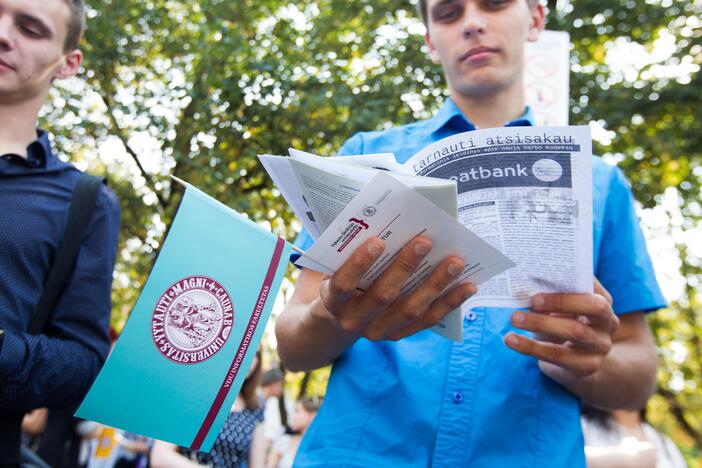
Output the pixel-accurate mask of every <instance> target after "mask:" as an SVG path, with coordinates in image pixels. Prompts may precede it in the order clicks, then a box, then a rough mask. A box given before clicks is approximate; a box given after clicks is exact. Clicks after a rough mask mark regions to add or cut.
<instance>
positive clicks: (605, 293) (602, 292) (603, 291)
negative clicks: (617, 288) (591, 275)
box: [595, 278, 612, 304]
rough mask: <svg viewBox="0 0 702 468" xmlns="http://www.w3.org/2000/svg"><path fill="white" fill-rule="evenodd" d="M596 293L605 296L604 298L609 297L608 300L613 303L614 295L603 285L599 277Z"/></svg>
mask: <svg viewBox="0 0 702 468" xmlns="http://www.w3.org/2000/svg"><path fill="white" fill-rule="evenodd" d="M595 294H599V295H600V296H604V298H605V299H607V302H609V303H610V304H612V295H611V294H610V293H609V291H607V290H606V289H605V288H604V286H602V283H600V280H598V279H597V278H595Z"/></svg>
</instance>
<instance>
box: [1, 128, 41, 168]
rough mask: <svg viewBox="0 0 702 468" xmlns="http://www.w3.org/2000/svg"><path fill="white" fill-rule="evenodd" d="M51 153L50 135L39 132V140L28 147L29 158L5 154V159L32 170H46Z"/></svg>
mask: <svg viewBox="0 0 702 468" xmlns="http://www.w3.org/2000/svg"><path fill="white" fill-rule="evenodd" d="M51 154H52V152H51V142H50V141H49V134H48V133H47V132H45V131H44V130H37V139H36V140H34V141H33V142H32V143H30V144H29V146H27V157H26V158H23V157H22V156H19V155H17V154H4V155H2V156H3V158H4V159H7V160H11V161H14V162H16V163H19V164H21V165H24V166H26V167H31V168H45V167H46V165H47V162H48V160H49V157H50V155H51Z"/></svg>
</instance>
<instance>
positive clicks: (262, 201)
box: [44, 0, 702, 460]
mask: <svg viewBox="0 0 702 468" xmlns="http://www.w3.org/2000/svg"><path fill="white" fill-rule="evenodd" d="M89 3H90V4H91V5H92V7H93V9H92V10H91V11H90V18H89V30H88V34H87V38H86V41H85V47H84V51H85V54H86V57H87V61H86V65H85V69H86V71H85V73H84V74H83V78H84V79H83V80H82V81H78V82H74V83H71V84H69V85H67V86H65V87H62V88H60V90H59V91H58V92H57V93H56V94H55V95H54V99H53V106H50V107H49V108H47V109H46V112H45V116H44V122H46V123H47V124H48V125H47V126H48V127H49V128H50V129H51V130H53V132H54V133H55V134H56V143H57V145H58V146H59V148H61V149H62V150H63V152H64V153H65V154H71V155H72V158H73V160H75V161H78V162H80V163H81V164H83V165H84V166H89V167H91V169H92V170H93V171H94V172H96V173H104V174H106V175H107V176H108V178H109V180H110V184H111V186H112V188H113V189H114V190H115V191H116V192H117V193H118V196H119V197H120V200H121V203H122V217H123V218H122V233H121V240H120V242H121V250H120V251H121V254H120V256H119V259H118V260H119V262H118V267H117V276H116V282H115V289H114V304H115V310H114V320H113V322H114V324H115V325H116V326H117V327H118V328H119V327H121V326H122V324H123V323H124V321H125V320H126V317H127V315H128V312H129V310H130V308H131V306H132V305H133V303H134V301H135V300H136V296H137V294H138V291H139V288H140V287H141V285H142V284H143V283H144V281H145V280H146V276H147V275H148V272H149V269H150V266H151V263H152V262H153V260H154V258H155V253H156V251H157V249H158V246H159V242H160V241H161V237H162V235H163V233H164V232H165V227H166V226H167V225H168V223H169V222H170V219H171V217H172V216H173V213H174V212H175V209H176V208H177V206H178V203H179V199H180V191H179V189H178V187H177V186H176V185H174V184H172V183H171V181H170V179H169V178H168V175H169V174H173V175H176V176H178V177H180V178H182V179H185V180H188V181H190V182H192V183H193V184H195V185H197V186H199V187H200V188H202V189H203V190H205V191H206V192H208V193H210V194H212V195H213V196H214V197H216V198H218V199H219V200H220V201H222V202H224V203H226V204H227V205H229V206H231V207H232V208H234V209H236V210H239V211H241V212H245V213H247V214H248V215H249V216H250V217H251V218H252V219H255V220H256V221H259V222H262V223H264V224H265V225H266V226H268V227H270V228H271V229H272V230H274V231H275V232H276V233H278V234H280V235H283V236H285V237H286V238H288V239H292V238H294V236H295V229H296V227H297V224H296V223H295V222H294V220H293V217H292V215H291V213H290V211H289V210H288V209H287V207H286V206H285V204H284V202H283V200H282V199H281V197H280V196H279V194H278V193H277V192H276V191H275V190H274V189H273V188H272V185H271V182H270V181H269V180H268V179H267V177H266V176H265V175H264V173H263V171H262V168H261V167H260V165H259V164H258V163H257V160H256V154H257V153H274V154H276V153H277V154H282V153H285V151H286V150H287V148H288V147H289V146H295V147H299V148H303V149H308V150H311V151H316V152H319V153H321V154H332V153H334V151H335V149H336V148H338V147H339V146H340V145H341V143H342V142H343V141H344V140H345V139H346V138H347V137H349V136H350V135H352V134H353V133H354V132H356V131H359V130H369V129H376V128H382V127H385V126H388V125H391V124H400V123H404V122H408V121H411V120H414V119H416V118H422V117H427V116H428V115H430V114H431V112H433V111H434V110H435V109H436V108H438V106H439V105H440V103H441V101H442V99H443V96H444V93H445V91H444V90H443V77H442V74H441V71H440V69H438V68H437V67H436V66H434V65H432V64H431V63H430V62H429V61H428V60H427V59H426V57H425V51H424V49H423V38H422V36H421V34H417V33H410V32H409V31H414V29H413V28H414V27H413V26H412V27H411V28H410V27H409V26H408V25H412V24H416V19H415V6H414V5H412V4H410V3H409V2H408V1H406V0H373V1H371V0H343V1H341V0H317V1H311V0H301V1H298V2H295V3H287V2H284V1H279V0H256V1H224V0H201V1H197V2H196V1H193V0H179V1H178V0H148V1H143V0H103V1H101V2H96V1H92V2H89ZM549 4H550V6H551V7H552V8H551V11H550V13H549V28H550V29H555V30H565V31H568V32H569V33H570V34H571V37H572V41H573V50H572V70H573V74H572V81H571V96H572V102H571V104H572V115H571V120H572V123H574V124H587V123H590V122H592V121H597V122H598V125H599V126H601V127H603V128H604V129H606V130H608V131H612V132H614V133H615V134H616V137H615V138H613V139H612V140H611V141H604V140H603V141H602V142H601V144H599V145H598V148H597V150H598V152H599V153H600V154H603V155H605V156H606V157H608V158H609V159H611V160H616V161H618V162H619V164H620V166H621V167H622V168H623V169H624V171H625V172H626V174H627V176H628V177H629V179H630V180H631V182H632V186H633V189H634V192H635V194H636V197H637V198H638V200H640V201H641V203H642V204H643V206H644V207H646V208H657V209H663V212H664V213H665V215H666V216H669V218H670V223H669V224H668V226H667V227H666V229H665V230H666V231H667V232H668V233H669V234H671V235H673V237H672V238H673V239H674V241H675V243H676V245H677V251H678V253H679V263H680V271H681V274H682V281H684V282H685V288H684V294H683V295H682V296H681V298H680V299H679V300H676V301H675V302H674V303H673V304H672V305H671V307H670V308H669V309H667V310H666V311H664V312H662V313H659V314H657V315H655V316H654V317H652V319H651V321H650V322H651V325H652V327H653V329H654V331H655V335H656V339H657V343H658V345H659V349H660V357H661V361H660V362H661V367H660V378H659V383H660V391H659V394H658V396H657V397H656V399H655V400H654V401H653V402H652V404H651V419H652V420H653V422H654V423H656V424H658V425H660V426H661V427H663V428H664V429H665V430H666V431H667V432H668V433H669V434H670V435H671V436H672V437H673V438H674V439H675V440H676V442H678V443H679V444H680V445H681V446H682V447H683V448H684V449H685V452H686V455H687V456H688V457H689V459H690V460H696V459H699V456H700V450H701V449H702V437H701V436H700V434H701V431H702V406H701V405H702V402H701V401H700V398H701V397H700V392H699V388H700V386H702V379H701V378H700V375H701V373H700V371H701V370H702V369H700V363H702V348H701V347H700V340H701V339H702V329H701V328H700V326H701V325H702V317H701V316H700V314H702V306H701V305H700V302H702V299H701V297H700V287H699V284H700V281H701V280H702V271H700V268H701V266H700V265H701V263H700V259H699V258H698V257H695V256H694V255H692V254H690V253H689V252H688V250H687V249H688V247H689V246H688V243H687V242H686V239H685V238H684V237H683V236H682V235H681V234H680V233H681V232H682V231H683V230H690V229H693V228H696V227H699V226H700V217H701V216H702V208H701V207H700V204H699V200H700V176H702V169H700V167H701V165H700V162H701V161H700V160H701V158H702V153H701V151H702V150H701V148H702V141H700V139H701V138H702V131H701V129H700V124H699V122H700V121H702V115H700V112H702V111H701V110H700V109H702V106H701V105H700V104H702V103H701V102H700V100H701V98H700V96H702V76H701V75H700V73H699V67H700V64H701V62H702V30H701V28H700V26H701V23H700V21H699V18H700V17H701V16H702V2H701V1H700V0H692V1H690V0H687V1H681V0H663V1H657V0H648V1H645V2H643V1H642V2H637V1H634V0H618V1H609V2H601V1H594V0H574V1H573V2H571V3H569V2H563V1H558V2H549ZM666 41H667V42H666ZM627 43H636V44H639V45H640V49H641V50H642V51H649V52H651V51H656V50H659V49H660V47H661V45H662V44H668V46H669V47H670V48H671V51H672V53H671V54H669V55H670V56H669V57H668V58H666V59H665V61H664V62H663V64H662V65H671V66H677V68H676V69H677V70H679V69H681V68H683V67H687V69H688V73H686V74H682V75H681V76H670V74H669V73H668V74H667V71H666V70H667V69H665V68H661V67H660V65H661V64H659V63H648V64H645V65H643V66H638V67H633V68H632V67H630V69H629V70H628V71H627V72H626V73H622V71H621V67H620V65H621V63H619V62H621V61H622V60H623V59H625V58H626V55H620V56H619V57H615V58H614V59H613V58H612V50H614V49H616V48H617V47H621V46H622V45H623V44H624V45H625V44H627ZM410 103H411V104H412V106H410ZM666 190H668V191H670V190H672V191H673V192H672V193H673V195H674V196H675V198H676V199H677V206H674V207H672V208H671V207H669V206H668V207H663V204H662V201H663V194H664V193H666ZM687 240H689V236H688V238H687ZM681 356H682V357H681ZM324 372H327V371H324ZM325 375H326V374H319V375H317V376H314V377H313V378H312V379H311V382H312V383H311V385H312V387H311V390H310V391H311V392H312V393H316V392H323V382H324V376H325ZM301 379H302V377H300V376H297V377H295V376H292V377H291V379H290V381H291V382H293V381H294V382H295V383H294V384H295V385H300V381H301Z"/></svg>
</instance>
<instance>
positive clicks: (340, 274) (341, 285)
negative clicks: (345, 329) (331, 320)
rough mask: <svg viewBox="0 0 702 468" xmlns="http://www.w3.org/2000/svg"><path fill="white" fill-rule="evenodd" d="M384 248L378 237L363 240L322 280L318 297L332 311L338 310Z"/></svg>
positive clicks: (350, 296)
mask: <svg viewBox="0 0 702 468" xmlns="http://www.w3.org/2000/svg"><path fill="white" fill-rule="evenodd" d="M384 249H385V243H384V242H383V241H382V240H381V239H378V238H375V237H374V238H372V239H368V240H367V241H365V242H364V243H363V244H361V246H360V247H359V248H357V249H356V250H355V251H354V252H353V253H352V254H351V256H350V257H349V259H348V260H346V262H345V263H344V264H343V265H342V266H341V268H339V269H338V270H337V271H336V273H334V275H333V276H332V277H331V278H330V279H329V280H327V281H324V282H322V286H321V289H320V297H321V298H322V302H323V303H324V306H325V307H326V308H327V310H329V311H330V312H332V313H336V312H338V311H339V310H340V309H341V308H343V306H344V305H345V304H346V303H347V302H348V301H349V300H350V299H351V298H352V297H353V296H354V294H355V292H356V288H357V287H358V283H359V281H360V280H361V277H362V276H363V275H364V274H365V273H366V271H368V269H369V268H370V267H371V266H372V265H373V263H375V261H376V260H377V259H378V257H380V255H381V254H382V253H383V250H384Z"/></svg>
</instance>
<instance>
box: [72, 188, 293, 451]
mask: <svg viewBox="0 0 702 468" xmlns="http://www.w3.org/2000/svg"><path fill="white" fill-rule="evenodd" d="M290 249H291V246H290V244H288V243H287V242H285V241H284V240H283V239H280V238H279V237H277V236H275V235H274V234H272V233H270V232H268V231H267V230H265V229H263V228H262V227H260V226H258V225H257V224H255V223H253V222H251V221H249V220H248V219H246V218H245V217H243V216H242V215H240V214H238V213H237V212H235V211H233V210H231V209H230V208H228V207H226V206H225V205H223V204H221V203H219V202H217V201H216V200H214V199H212V198H210V197H208V196H207V195H205V194H204V193H202V192H200V191H199V190H197V189H195V188H194V187H192V186H189V185H188V186H186V191H185V195H184V196H183V200H182V202H181V205H180V207H179V208H178V213H177V215H176V217H175V219H174V220H173V224H172V225H171V227H170V230H169V232H168V236H167V238H166V240H165V242H164V244H163V246H162V248H161V251H160V253H159V256H158V259H157V261H156V263H155V265H154V267H153V270H152V271H151V275H150V276H149V279H148V281H147V282H146V285H145V286H144V288H143V290H142V292H141V295H140V297H139V300H138V301H137V303H136V305H135V306H134V310H133V311H132V314H131V316H130V317H129V320H128V322H127V325H126V326H125V328H124V331H123V332H122V335H121V336H120V339H119V341H118V342H117V345H116V346H115V348H114V350H113V351H112V353H111V354H110V356H109V358H108V359H107V362H106V363H105V366H104V368H103V369H102V371H101V372H100V374H99V375H98V377H97V379H96V381H95V383H94V384H93V386H92V388H91V389H90V392H89V393H88V395H87V396H86V398H85V400H84V401H83V403H82V404H81V406H80V408H79V409H78V412H77V413H76V416H78V417H81V418H84V419H88V420H91V421H97V422H99V423H102V424H105V425H108V426H112V427H117V428H120V429H124V430H127V431H129V432H134V433H137V434H142V435H145V436H148V437H153V438H155V439H159V440H165V441H168V442H172V443H174V444H177V445H181V446H184V447H191V448H194V449H197V450H202V451H209V450H210V449H211V448H212V445H213V443H214V440H215V438H216V437H217V434H218V432H219V430H220V429H221V427H222V425H223V424H224V421H225V419H226V417H227V415H228V414H229V411H230V408H231V407H232V404H233V403H234V400H235V398H236V396H237V394H238V392H239V389H240V388H241V385H242V383H243V382H244V379H245V377H246V373H247V371H248V369H249V366H250V364H251V361H252V359H253V357H254V355H255V354H256V350H257V348H258V345H259V343H260V341H261V337H262V334H263V329H264V328H265V325H266V322H267V321H268V318H269V317H270V313H271V308H272V306H273V302H274V301H275V297H276V295H277V293H278V291H279V289H280V284H281V282H282V280H283V276H284V274H285V268H286V265H287V261H288V258H289V256H290Z"/></svg>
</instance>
